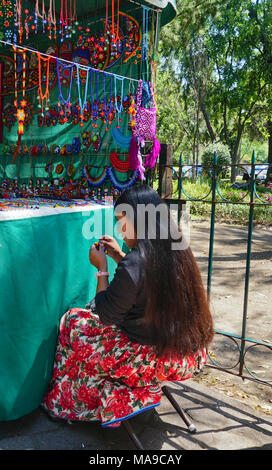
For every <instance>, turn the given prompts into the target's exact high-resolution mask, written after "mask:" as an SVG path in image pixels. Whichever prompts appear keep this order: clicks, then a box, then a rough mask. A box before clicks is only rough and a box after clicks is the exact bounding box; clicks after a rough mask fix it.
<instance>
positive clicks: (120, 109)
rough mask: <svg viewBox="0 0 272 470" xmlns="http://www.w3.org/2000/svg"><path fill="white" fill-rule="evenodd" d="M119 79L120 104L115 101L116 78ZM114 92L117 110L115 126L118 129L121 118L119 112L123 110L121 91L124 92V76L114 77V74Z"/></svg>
mask: <svg viewBox="0 0 272 470" xmlns="http://www.w3.org/2000/svg"><path fill="white" fill-rule="evenodd" d="M117 79H118V80H120V82H121V100H120V105H118V101H117V86H116V80H117ZM114 92H115V110H116V111H117V113H118V125H117V128H118V129H119V128H120V126H119V122H121V119H120V114H121V112H122V111H123V93H124V78H123V77H121V78H120V77H116V75H114Z"/></svg>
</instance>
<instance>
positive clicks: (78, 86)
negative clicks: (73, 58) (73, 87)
mask: <svg viewBox="0 0 272 470" xmlns="http://www.w3.org/2000/svg"><path fill="white" fill-rule="evenodd" d="M80 68H81V67H80V64H77V63H76V69H77V89H78V102H79V108H80V119H81V123H80V125H81V127H82V126H84V123H83V120H84V114H83V112H84V109H85V107H86V103H87V94H88V84H89V70H87V75H86V82H85V92H84V101H83V102H82V98H81V90H80V78H79V69H80Z"/></svg>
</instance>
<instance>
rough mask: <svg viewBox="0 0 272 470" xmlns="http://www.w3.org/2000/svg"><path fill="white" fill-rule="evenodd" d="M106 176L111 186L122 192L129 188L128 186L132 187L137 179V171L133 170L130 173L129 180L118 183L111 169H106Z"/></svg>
mask: <svg viewBox="0 0 272 470" xmlns="http://www.w3.org/2000/svg"><path fill="white" fill-rule="evenodd" d="M108 176H109V178H110V180H111V182H112V184H113V186H114V187H115V188H116V189H121V190H124V189H126V188H129V187H130V186H132V185H133V184H134V183H135V181H136V179H137V177H138V170H134V171H133V172H132V175H131V177H130V178H128V179H127V181H119V180H118V179H117V177H116V175H115V170H114V169H113V168H110V167H109V168H108Z"/></svg>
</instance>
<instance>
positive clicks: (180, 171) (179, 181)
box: [178, 153, 182, 225]
mask: <svg viewBox="0 0 272 470" xmlns="http://www.w3.org/2000/svg"><path fill="white" fill-rule="evenodd" d="M181 178H182V153H181V154H180V156H179V172H178V225H179V224H180V218H181V210H180V199H181V189H182V188H181Z"/></svg>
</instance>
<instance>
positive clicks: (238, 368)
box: [146, 152, 272, 386]
mask: <svg viewBox="0 0 272 470" xmlns="http://www.w3.org/2000/svg"><path fill="white" fill-rule="evenodd" d="M233 166H235V167H236V171H237V172H240V173H241V172H242V173H243V180H242V182H241V183H238V182H237V183H235V184H236V187H237V188H238V189H239V188H240V189H241V190H243V193H242V197H241V200H238V201H237V200H235V201H233V200H231V199H229V198H227V197H226V196H224V195H223V194H222V192H223V191H222V190H220V188H219V184H218V183H219V182H221V181H222V176H224V177H225V178H226V175H227V173H228V172H229V171H230V170H231V167H233ZM257 166H258V165H257V164H256V161H255V152H253V154H252V159H251V164H250V165H247V164H239V165H229V166H228V167H224V168H220V170H219V167H218V161H217V155H216V154H215V155H214V158H213V163H212V165H211V167H210V171H208V172H207V173H206V180H205V182H206V183H208V184H209V191H208V194H206V195H205V197H202V198H193V197H190V196H189V195H188V194H187V191H186V189H185V182H186V181H187V180H188V174H187V173H188V172H190V171H192V172H193V173H194V174H197V169H199V167H200V165H190V167H191V168H192V170H187V171H186V172H185V173H184V167H188V165H184V164H183V162H182V156H181V157H180V161H179V165H172V164H167V162H166V163H165V161H160V163H159V164H157V165H156V167H155V169H154V170H151V171H150V170H149V172H148V174H147V181H146V182H147V184H150V185H151V186H153V187H154V188H155V189H157V190H158V192H159V194H160V195H161V196H162V197H163V198H164V199H165V200H166V201H167V203H169V204H170V203H171V204H172V203H175V204H178V211H177V217H178V223H180V220H181V215H182V206H183V205H184V204H186V202H188V201H195V202H197V203H198V204H211V215H210V238H209V257H208V277H207V293H208V295H209V296H210V293H211V283H212V269H213V251H214V241H215V216H216V208H217V205H218V204H239V205H246V206H247V207H248V221H247V227H248V230H247V252H246V269H245V279H244V300H243V313H242V318H241V334H240V335H238V334H234V333H231V332H227V331H221V330H218V329H215V337H216V336H217V335H221V338H222V341H224V342H230V343H231V345H232V346H231V349H232V357H233V355H234V356H235V355H236V358H235V359H234V360H232V361H231V364H226V358H225V357H223V358H221V359H220V358H219V359H217V358H216V359H215V357H214V355H213V354H212V353H209V355H208V357H209V359H208V364H207V365H208V366H210V367H213V368H217V369H220V370H223V371H226V372H228V373H231V374H233V375H236V376H240V377H242V378H247V379H249V380H254V381H258V382H261V383H263V384H266V385H270V386H272V379H270V378H263V377H260V376H258V374H256V373H255V372H254V371H253V370H251V369H250V367H248V365H247V363H246V359H247V357H246V356H247V354H248V352H249V351H251V352H254V353H256V348H261V349H262V351H261V356H260V357H261V358H262V360H265V358H267V353H269V354H268V356H270V358H269V359H268V361H269V364H270V365H271V364H272V343H271V342H268V341H262V340H258V339H253V338H248V337H247V314H248V294H249V279H250V261H251V251H252V235H253V225H254V224H253V223H254V208H256V207H257V206H262V207H265V210H267V211H269V210H272V187H271V193H270V194H271V197H264V196H262V194H261V193H260V186H259V183H260V179H259V176H260V175H259V174H258V172H257V173H256V167H257ZM174 167H175V169H177V170H178V171H176V170H175V172H176V173H175V174H176V179H177V189H176V191H174V192H171V193H169V192H168V194H165V192H164V194H163V195H162V188H163V178H165V177H167V176H166V173H165V171H168V178H169V172H170V179H171V175H172V174H173V173H172V172H173V168H174ZM269 168H270V167H269ZM270 171H271V170H270ZM226 180H227V179H226ZM235 184H234V187H235ZM271 186H272V184H271ZM245 199H247V201H245ZM271 250H272V247H271ZM271 282H272V281H271ZM271 294H272V289H271ZM271 302H272V298H271ZM271 313H272V308H271ZM269 364H268V366H269V367H268V370H269V371H270V370H271V367H270V365H269Z"/></svg>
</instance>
